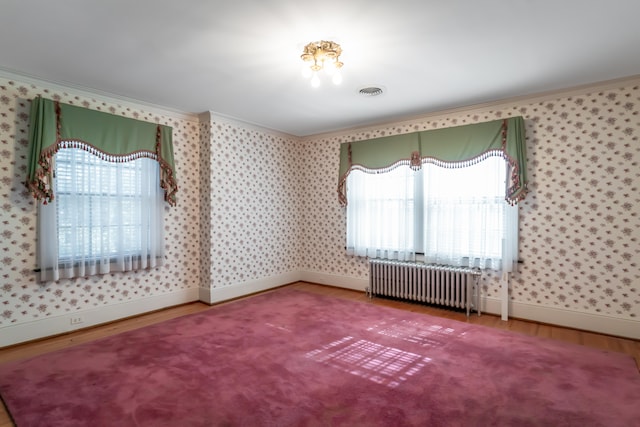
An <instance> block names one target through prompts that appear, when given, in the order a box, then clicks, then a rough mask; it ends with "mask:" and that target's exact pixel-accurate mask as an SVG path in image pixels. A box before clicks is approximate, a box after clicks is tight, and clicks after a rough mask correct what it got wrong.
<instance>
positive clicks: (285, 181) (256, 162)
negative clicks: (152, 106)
mask: <svg viewBox="0 0 640 427" xmlns="http://www.w3.org/2000/svg"><path fill="white" fill-rule="evenodd" d="M210 133H211V144H210V147H211V156H210V158H211V175H210V177H211V213H210V218H211V234H210V236H211V242H210V248H211V249H210V251H211V254H212V257H211V270H212V275H211V283H210V287H212V288H218V287H221V286H229V285H234V284H240V283H243V282H248V281H252V280H258V279H263V278H267V277H271V276H276V275H279V274H283V273H288V272H291V271H296V270H298V269H299V265H300V261H301V258H302V256H303V254H304V251H305V248H304V247H303V245H302V241H301V240H300V230H301V220H302V215H301V210H300V201H301V199H303V198H304V195H303V194H302V192H301V189H300V181H301V177H302V168H303V164H302V162H301V161H300V153H299V150H298V146H299V143H298V142H297V139H296V138H293V137H290V136H285V135H278V134H276V133H275V132H266V131H264V130H260V129H252V128H251V127H250V126H248V125H245V126H240V125H238V124H234V123H231V122H229V121H228V120H224V119H220V118H216V117H215V116H214V117H212V118H211V126H210Z"/></svg>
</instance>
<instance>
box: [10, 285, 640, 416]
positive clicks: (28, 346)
mask: <svg viewBox="0 0 640 427" xmlns="http://www.w3.org/2000/svg"><path fill="white" fill-rule="evenodd" d="M287 286H288V287H291V288H296V289H301V290H305V291H308V292H314V293H318V294H322V295H329V296H333V297H337V298H345V299H350V300H355V301H361V302H366V303H367V304H374V305H383V306H387V307H394V308H398V309H402V310H407V311H412V312H416V313H426V314H430V315H432V316H439V317H445V318H448V319H454V320H459V321H461V322H468V323H473V324H478V325H484V326H488V327H492V328H497V329H504V330H510V331H514V332H519V333H523V334H527V335H532V336H536V337H544V338H551V339H556V340H559V341H566V342H571V343H574V344H580V345H584V346H587V347H594V348H599V349H605V350H610V351H616V352H620V353H626V354H629V355H630V356H632V357H634V358H635V360H636V363H637V364H638V366H639V367H640V341H636V340H631V339H625V338H616V337H611V336H608V335H602V334H596V333H592V332H584V331H579V330H575V329H567V328H561V327H557V326H551V325H544V324H540V323H535V322H528V321H522V320H515V319H511V320H508V321H506V322H505V321H502V320H501V319H500V318H499V317H497V316H494V315H490V314H483V315H482V316H477V315H475V314H472V315H471V316H470V317H469V318H468V319H467V317H466V315H465V314H464V313H460V312H456V311H450V310H444V309H438V308H433V307H427V306H423V305H419V304H412V303H406V302H399V301H392V300H387V299H381V298H374V299H371V300H370V299H369V298H367V297H366V296H365V294H364V293H362V292H357V291H352V290H348V289H341V288H334V287H330V286H322V285H314V284H310V283H305V282H297V283H294V284H291V285H287ZM267 292H270V291H267ZM249 298H250V297H249ZM211 308H212V307H211V306H209V305H207V304H203V303H200V302H194V303H190V304H185V305H181V306H178V307H173V308H168V309H164V310H161V311H156V312H153V313H149V314H143V315H140V316H136V317H132V318H129V319H124V320H119V321H116V322H112V323H109V324H106V325H101V326H95V327H91V328H87V329H83V330H79V331H76V332H72V333H68V334H64V335H59V336H55V337H52V338H47V339H42V340H37V341H33V342H29V343H25V344H19V345H15V346H11V347H5V348H0V364H2V363H6V362H9V361H13V360H20V359H26V358H29V357H32V356H36V355H39V354H43V353H48V352H51V351H55V350H60V349H63V348H67V347H71V346H74V345H77V344H81V343H84V342H88V341H92V340H95V339H98V338H103V337H107V336H111V335H115V334H118V333H121V332H124V331H129V330H132V329H137V328H141V327H143V326H147V325H151V324H154V323H158V322H162V321H164V320H169V319H173V318H175V317H179V316H183V315H186V314H191V313H197V312H201V311H204V310H209V309H211ZM10 426H13V423H12V422H11V419H10V418H9V415H8V414H7V412H6V409H5V408H4V406H2V407H0V427H10Z"/></svg>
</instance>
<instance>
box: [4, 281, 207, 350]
mask: <svg viewBox="0 0 640 427" xmlns="http://www.w3.org/2000/svg"><path fill="white" fill-rule="evenodd" d="M194 301H198V289H197V288H191V289H185V290H181V291H178V292H172V293H170V294H164V295H156V296H152V297H148V298H141V299H137V300H134V301H127V302H124V303H120V304H112V305H108V306H104V307H96V308H91V309H88V310H82V311H75V312H73V313H65V314H62V315H59V316H51V317H47V318H44V319H39V320H34V321H32V322H26V323H20V324H18V325H10V326H5V327H3V328H0V347H6V346H9V345H14V344H19V343H22V342H26V341H32V340H35V339H39V338H45V337H50V336H53V335H58V334H63V333H66V332H71V331H75V330H78V329H84V328H87V327H90V326H95V325H99V324H102V323H107V322H113V321H114V320H118V319H123V318H125V317H130V316H135V315H138V314H142V313H146V312H149V311H154V310H159V309H162V308H167V307H172V306H176V305H180V304H186V303H189V302H194ZM72 319H79V322H78V323H75V324H72Z"/></svg>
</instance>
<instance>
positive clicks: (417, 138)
mask: <svg viewBox="0 0 640 427" xmlns="http://www.w3.org/2000/svg"><path fill="white" fill-rule="evenodd" d="M496 154H498V155H502V156H503V157H504V158H505V159H506V161H507V164H508V167H507V180H506V186H507V188H506V199H507V201H508V202H509V203H512V204H515V203H517V202H518V201H520V200H522V199H524V197H525V196H526V193H527V167H526V148H525V127H524V119H523V118H522V117H511V118H508V119H504V120H494V121H490V122H485V123H477V124H470V125H463V126H456V127H450V128H443V129H434V130H428V131H421V132H413V133H408V134H402V135H392V136H387V137H381V138H375V139H369V140H364V141H354V142H347V143H343V144H342V145H341V146H340V177H339V181H338V195H339V196H338V197H339V200H340V203H341V204H342V205H346V204H347V196H346V181H347V177H348V176H349V173H350V172H351V171H352V170H354V169H359V170H363V171H365V172H368V173H381V172H384V171H387V170H390V169H392V168H394V167H396V166H398V165H401V164H405V165H410V166H411V167H412V168H414V169H419V168H420V167H421V165H422V164H423V163H428V162H432V163H436V164H439V165H441V166H444V167H447V166H449V167H460V166H461V162H462V163H463V162H471V163H473V162H476V161H479V160H482V159H484V158H485V157H486V156H489V155H496Z"/></svg>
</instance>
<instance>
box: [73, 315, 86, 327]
mask: <svg viewBox="0 0 640 427" xmlns="http://www.w3.org/2000/svg"><path fill="white" fill-rule="evenodd" d="M69 321H70V322H71V324H72V325H79V324H80V323H82V322H84V319H83V318H82V316H75V317H72V318H71V319H69Z"/></svg>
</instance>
